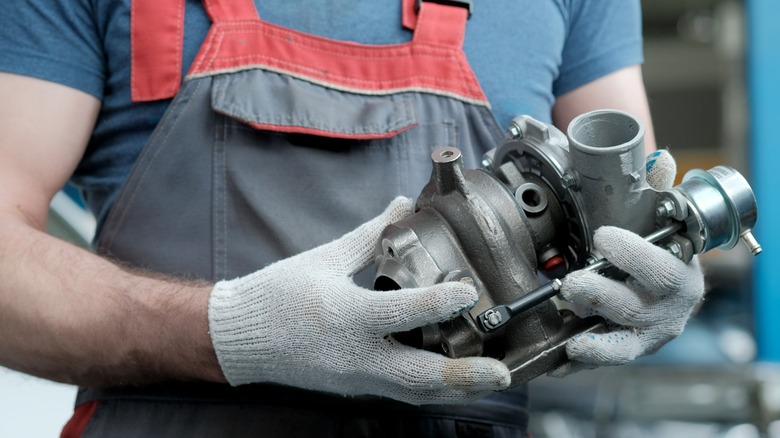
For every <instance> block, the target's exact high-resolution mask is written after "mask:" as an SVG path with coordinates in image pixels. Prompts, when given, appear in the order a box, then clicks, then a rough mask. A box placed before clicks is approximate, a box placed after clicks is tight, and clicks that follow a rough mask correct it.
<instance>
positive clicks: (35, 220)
mask: <svg viewBox="0 0 780 438" xmlns="http://www.w3.org/2000/svg"><path fill="white" fill-rule="evenodd" d="M310 3H311V4H307V5H305V6H303V5H300V4H297V3H294V2H280V1H273V2H271V1H268V2H265V1H259V2H257V5H255V4H254V3H252V2H251V1H238V0H236V1H216V0H214V1H206V2H204V5H205V9H204V8H202V7H201V6H200V5H199V4H198V2H192V3H187V4H186V7H185V4H184V2H182V1H170V2H167V1H166V2H159V1H157V2H152V1H144V0H133V1H132V2H131V1H130V0H125V1H122V0H117V1H113V2H100V3H94V2H90V1H86V0H85V1H83V2H68V3H62V4H60V3H59V2H55V1H46V0H37V1H25V2H22V1H14V2H12V3H11V6H10V7H9V8H8V10H7V13H6V14H5V15H4V18H3V19H2V21H3V25H2V26H0V28H2V29H4V30H3V31H1V32H2V34H1V35H0V40H1V41H2V48H0V60H2V61H0V69H2V70H3V71H5V72H6V73H2V74H0V90H1V91H2V95H3V96H4V97H5V99H3V102H2V103H0V127H1V128H2V129H0V151H2V160H0V166H2V170H0V214H1V215H2V221H0V224H2V225H0V237H2V241H3V242H4V245H3V250H2V252H0V259H1V260H2V262H1V263H0V273H2V275H3V278H4V281H3V285H2V287H0V304H1V305H0V332H1V333H3V336H2V337H0V363H2V365H4V366H7V367H10V368H14V369H17V370H21V371H24V372H27V373H30V374H35V375H38V376H42V377H46V378H50V379H53V380H59V381H65V382H71V383H76V384H79V385H81V386H83V387H85V388H87V389H85V390H84V391H82V392H81V393H80V396H79V400H78V406H77V412H76V416H75V417H74V420H73V421H72V422H71V423H70V425H69V427H68V428H67V429H66V432H67V433H74V434H81V433H84V434H85V435H93V436H106V435H109V434H116V435H121V436H148V435H150V434H152V435H153V434H163V433H165V434H168V435H191V434H193V433H199V434H203V435H206V434H209V433H213V434H220V435H223V434H234V435H243V434H249V433H262V434H263V435H264V436H275V435H280V436H281V435H284V436H290V435H301V436H312V435H317V434H320V435H324V436H329V435H364V434H386V435H398V436H409V435H424V434H427V435H435V436H438V435H444V434H461V435H467V434H469V433H482V432H485V430H484V429H486V428H487V429H489V431H490V432H491V433H494V434H505V435H509V436H512V435H517V436H522V435H523V434H524V428H525V426H526V422H527V418H526V411H525V392H524V388H522V387H521V388H516V389H513V390H509V391H503V392H496V391H502V390H504V389H506V388H507V386H508V383H509V376H508V370H507V369H506V367H505V366H504V365H503V364H501V363H500V362H498V361H496V360H493V359H490V358H466V359H448V358H444V357H441V356H438V355H435V354H432V353H428V352H423V351H418V350H414V349H411V348H408V347H405V346H402V345H399V344H397V343H395V342H394V341H393V340H392V338H390V337H389V336H388V335H389V334H391V333H393V332H396V331H401V330H405V329H409V328H412V327H416V326H420V325H424V324H426V323H430V322H433V321H439V320H443V319H446V318H448V317H451V315H453V314H455V313H457V312H458V311H462V310H463V309H466V308H468V307H470V306H472V305H473V304H474V302H475V301H476V299H477V296H476V292H475V291H474V290H473V289H472V288H471V287H469V286H466V285H462V284H442V285H437V286H435V287H431V288H423V289H419V290H401V291H394V292H382V293H377V292H373V291H370V290H367V289H363V288H361V287H358V286H356V285H355V284H354V283H353V282H352V281H351V276H352V275H353V274H354V273H356V272H357V271H359V270H360V269H361V268H363V267H364V266H366V265H367V264H368V263H369V261H370V260H371V251H372V249H373V245H374V244H375V242H376V238H377V236H378V234H379V232H380V231H381V230H382V229H383V228H384V226H385V225H387V224H389V223H392V222H393V221H395V220H398V219H400V218H402V217H404V216H406V215H408V214H409V213H410V212H411V210H410V204H409V201H408V200H403V199H396V200H395V201H393V199H394V198H395V197H396V196H398V195H405V196H414V195H415V194H416V193H417V192H418V191H419V189H420V187H421V186H422V184H423V183H424V182H425V181H426V180H427V179H428V173H429V167H428V166H429V161H428V156H429V154H430V151H431V150H432V149H434V148H436V147H439V146H444V145H446V146H456V147H458V148H459V149H461V151H462V152H463V154H464V157H465V161H466V164H467V165H468V166H471V167H473V166H474V165H475V163H476V161H477V159H478V157H480V156H481V154H482V152H484V151H485V150H487V149H490V148H492V147H494V146H495V145H496V143H497V142H498V141H500V139H501V137H502V129H501V127H502V126H506V124H507V122H508V120H509V119H510V118H511V117H513V116H514V115H517V114H521V113H528V114H531V115H533V116H535V117H537V118H539V119H541V120H548V121H549V120H553V121H554V122H555V124H556V125H557V126H559V127H561V128H565V127H566V125H568V122H569V121H570V120H571V119H572V118H573V117H574V116H576V115H578V114H580V113H582V112H585V111H588V110H591V109H596V108H604V107H611V108H617V109H622V110H626V111H629V112H631V113H633V114H636V115H638V116H639V117H640V118H641V119H642V120H643V121H644V122H645V125H646V129H647V134H648V135H647V137H646V141H647V144H648V146H649V150H652V149H654V140H653V137H652V130H651V129H650V127H651V123H650V117H649V111H648V109H647V102H646V99H645V96H644V88H643V85H642V78H641V72H640V67H639V63H640V62H641V37H640V31H639V27H640V22H639V10H638V4H637V2H625V1H623V0H620V1H617V2H615V4H609V3H611V2H585V1H580V2H577V1H574V2H564V1H547V2H537V1H535V0H534V1H530V0H529V1H526V2H510V1H504V2H491V3H490V4H487V3H485V4H483V3H479V4H477V5H475V6H474V12H473V15H471V18H469V15H470V13H469V11H468V10H467V9H466V8H465V7H464V5H452V4H439V3H435V2H421V5H420V6H419V8H418V7H417V6H416V5H415V2H413V1H403V2H400V1H397V0H392V1H390V0H388V1H386V2H383V3H381V4H374V3H373V2H348V3H345V4H341V3H338V4H331V3H326V2H310ZM499 3H501V4H499ZM594 3H598V4H594ZM618 3H619V4H618ZM258 12H259V14H258ZM261 17H262V18H261ZM401 17H402V18H403V20H402V21H403V24H404V26H405V27H404V28H402V27H401V26H400V24H399V21H400V20H399V18H401ZM209 21H211V22H213V23H214V25H213V26H211V27H209ZM290 28H292V29H290ZM293 29H294V30H293ZM207 30H209V34H208V35H206V31H207ZM311 34H314V35H311ZM341 40H347V41H357V43H353V42H342V41H341ZM182 46H183V53H182V52H181V51H180V50H179V49H180V47H182ZM464 50H465V52H464ZM472 67H473V70H472ZM183 72H186V73H187V79H186V80H185V81H184V82H183V83H182V84H180V81H181V77H182V73H183ZM174 95H176V98H175V100H173V101H171V100H170V98H171V97H173V96H174ZM491 105H492V107H493V108H494V113H495V116H496V117H497V118H498V119H499V122H498V123H496V120H495V119H494V115H493V113H491V111H490V108H491ZM163 113H165V114H164V116H163ZM153 130H154V132H153ZM144 144H145V146H144ZM142 148H143V151H141V149H142ZM131 168H132V170H131ZM69 178H71V179H72V180H73V181H74V182H75V183H76V184H77V185H79V186H80V187H81V188H82V189H83V190H84V193H85V196H86V199H87V202H88V203H89V204H90V207H91V208H92V210H93V211H95V213H96V215H97V217H98V220H99V237H98V238H97V242H96V248H97V252H98V254H99V255H95V254H92V253H88V252H85V251H81V250H78V249H76V248H74V247H72V246H70V245H67V244H65V243H63V242H60V241H57V240H56V239H53V238H51V237H49V236H47V235H45V234H44V232H43V230H44V229H45V220H46V212H47V206H48V204H49V201H50V199H51V197H52V196H53V194H54V193H55V192H56V191H57V190H58V189H59V188H60V187H61V186H62V185H63V184H64V183H65V182H66V181H67V180H68V179H69ZM120 186H121V190H120ZM388 204H390V207H387V208H385V207H386V206H387V205H388ZM382 210H385V212H384V213H382V214H381V215H380V216H378V217H376V218H374V219H371V218H372V217H374V216H376V215H377V214H379V213H380V212H381V211H382ZM345 233H346V234H345ZM342 235H343V237H339V236H342ZM602 235H604V234H603V233H602ZM635 237H636V236H633V235H630V233H620V232H619V231H614V230H612V231H609V230H607V233H606V236H605V237H602V238H601V239H598V238H597V241H598V242H602V241H603V243H604V247H603V248H601V249H602V251H603V252H604V253H605V254H606V255H607V256H608V257H609V255H610V254H612V251H610V248H611V247H610V244H612V245H613V246H612V247H615V244H616V245H617V246H616V247H619V248H623V249H625V248H629V249H630V251H629V253H630V254H634V255H633V256H628V257H627V258H628V259H630V260H628V262H629V263H627V264H624V265H623V266H621V267H624V269H625V270H626V271H627V272H629V273H630V274H633V275H634V276H635V277H636V278H639V279H640V283H641V284H643V285H644V286H645V287H644V289H651V291H650V293H651V294H658V293H661V294H667V293H671V294H678V293H679V292H681V291H685V292H687V291H692V292H690V293H689V294H687V295H686V296H690V297H691V298H690V299H689V300H688V301H690V302H688V301H686V302H684V303H680V304H679V305H678V306H676V307H675V308H674V309H673V310H674V311H673V312H672V313H674V315H675V318H674V322H675V324H667V322H668V321H666V320H664V322H663V323H662V324H661V325H663V327H660V328H659V327H658V324H656V325H653V322H652V321H650V322H648V321H646V320H642V321H639V324H633V323H635V322H636V321H632V320H624V319H619V318H613V319H617V320H616V321H615V322H617V323H619V324H620V326H618V327H617V328H616V329H615V332H614V333H618V334H619V337H622V338H627V339H629V341H626V342H624V343H622V344H620V345H617V344H610V345H607V344H608V343H607V342H606V341H605V340H606V339H608V338H607V337H604V338H594V339H590V338H588V339H583V340H580V341H579V343H576V342H575V343H572V346H571V349H570V351H569V354H570V356H571V357H572V359H574V360H575V361H580V362H586V363H589V364H591V365H599V364H615V363H623V362H625V361H627V360H630V359H632V358H633V357H636V356H637V355H639V354H643V353H645V352H649V351H652V350H654V349H656V348H658V347H659V346H660V345H661V344H662V343H663V342H665V341H666V340H668V339H669V338H671V337H673V336H675V335H676V334H677V333H678V330H679V329H681V327H682V325H684V322H685V320H686V319H687V316H688V314H689V313H690V309H691V307H692V306H693V303H694V302H695V301H697V300H698V297H700V296H701V293H702V289H703V287H702V286H701V274H700V271H698V267H697V266H695V265H694V266H692V267H690V268H689V267H687V266H685V265H684V264H682V263H681V262H680V263H679V265H681V266H679V265H676V264H674V261H670V262H669V263H668V264H667V265H666V266H664V270H663V272H662V274H663V275H662V276H665V275H666V273H667V272H670V273H673V274H674V276H675V281H673V282H672V283H671V286H668V287H667V286H665V284H666V283H668V282H665V278H663V279H662V281H661V283H662V285H661V286H660V292H658V290H657V289H659V287H655V286H657V283H658V282H656V281H654V280H655V279H656V277H658V275H657V272H656V269H655V268H654V267H648V266H647V261H646V257H642V256H637V255H636V252H637V251H641V252H645V253H647V252H652V251H653V250H654V249H653V248H652V246H650V245H648V244H645V243H644V242H641V239H639V240H640V241H639V242H637V241H636V239H634V238H635ZM334 239H336V240H334ZM274 262H276V263H274ZM272 263H273V264H272ZM269 264H270V265H269ZM266 265H269V266H267V267H266ZM654 266H655V265H654ZM258 269H259V270H258ZM689 269H690V272H689ZM677 280H679V281H677ZM604 281H609V282H611V280H606V279H601V278H600V277H598V276H588V275H579V276H572V277H571V278H569V279H567V282H566V287H565V290H564V295H565V296H566V297H567V298H569V299H575V300H576V299H578V298H577V297H585V298H586V299H587V298H588V297H590V298H592V297H593V295H592V294H590V293H589V291H596V292H598V291H603V290H606V289H604V287H602V286H603V284H602V282H604ZM214 282H216V284H215V283H214ZM678 283H679V284H678ZM594 284H595V285H596V286H595V287H594ZM609 285H610V289H608V290H614V287H619V288H623V289H620V290H625V293H628V294H629V295H630V296H632V297H638V298H636V300H640V298H641V294H642V293H645V292H637V293H635V292H634V291H633V290H631V291H629V290H628V289H625V288H624V286H623V285H622V284H619V283H616V282H614V283H612V282H611V283H609ZM590 301H593V300H590ZM602 301H605V302H603V304H602V306H601V307H599V308H596V309H595V310H596V311H598V312H601V313H603V314H607V316H614V315H616V314H619V313H620V312H611V313H610V312H609V310H610V309H611V308H614V307H615V303H613V302H612V301H610V300H608V299H607V300H602ZM651 310H652V309H651ZM637 325H639V326H640V328H636V326H637ZM666 326H669V327H666ZM659 330H660V332H663V333H662V335H661V336H657V335H658V333H659ZM667 332H669V333H667ZM623 335H626V336H623ZM608 336H609V335H608ZM602 343H603V345H602ZM615 345H617V347H615ZM594 352H595V353H596V354H594ZM177 382H178V383H177ZM185 382H191V383H185ZM225 383H229V384H230V385H225ZM257 383H259V384H257ZM344 396H347V397H344ZM353 396H355V397H353ZM485 397H487V398H485ZM466 402H472V403H471V404H465V403H466ZM418 405H419V406H418Z"/></svg>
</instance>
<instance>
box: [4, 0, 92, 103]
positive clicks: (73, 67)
mask: <svg viewBox="0 0 780 438" xmlns="http://www.w3.org/2000/svg"><path fill="white" fill-rule="evenodd" d="M93 8H94V3H93V1H92V0H4V1H3V12H2V13H0V71H3V72H7V73H16V74H20V75H25V76H31V77H35V78H38V79H44V80H48V81H52V82H57V83H60V84H63V85H67V86H69V87H73V88H76V89H79V90H82V91H84V92H87V93H89V94H92V95H93V96H95V97H97V98H98V99H101V98H102V96H103V84H104V80H105V73H104V71H105V68H104V64H103V60H104V55H103V50H102V44H101V39H100V37H99V31H98V26H97V19H96V17H95V14H94V10H93Z"/></svg>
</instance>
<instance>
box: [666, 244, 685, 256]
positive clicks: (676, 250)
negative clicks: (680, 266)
mask: <svg viewBox="0 0 780 438" xmlns="http://www.w3.org/2000/svg"><path fill="white" fill-rule="evenodd" d="M666 249H667V250H669V252H670V253H671V254H672V255H673V256H675V257H677V258H678V259H682V255H683V254H682V246H680V244H679V243H677V242H671V243H669V244H668V245H666Z"/></svg>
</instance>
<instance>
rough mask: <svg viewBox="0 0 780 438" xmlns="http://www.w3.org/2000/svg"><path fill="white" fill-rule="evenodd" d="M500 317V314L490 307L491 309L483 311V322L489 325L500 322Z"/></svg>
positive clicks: (492, 325) (495, 324)
mask: <svg viewBox="0 0 780 438" xmlns="http://www.w3.org/2000/svg"><path fill="white" fill-rule="evenodd" d="M502 319H503V318H502V317H501V314H500V313H498V312H496V311H495V310H492V309H491V310H488V311H487V312H485V322H486V323H487V324H488V325H489V326H490V327H495V326H497V325H499V324H501V320H502Z"/></svg>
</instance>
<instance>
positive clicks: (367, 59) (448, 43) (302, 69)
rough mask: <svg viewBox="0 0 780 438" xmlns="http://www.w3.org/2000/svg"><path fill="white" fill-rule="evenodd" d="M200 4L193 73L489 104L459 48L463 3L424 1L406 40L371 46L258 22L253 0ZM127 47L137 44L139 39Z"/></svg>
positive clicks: (214, 0) (465, 15) (464, 17)
mask: <svg viewBox="0 0 780 438" xmlns="http://www.w3.org/2000/svg"><path fill="white" fill-rule="evenodd" d="M134 1H149V0H134ZM176 1H178V0H176ZM204 5H205V7H206V9H207V12H208V14H209V16H210V17H211V18H212V20H213V21H214V25H213V26H212V29H211V30H210V32H209V35H208V36H207V38H206V41H205V43H204V45H203V46H202V47H201V51H200V53H199V54H198V56H197V58H196V59H195V62H194V63H193V65H192V68H191V69H190V72H189V76H191V77H199V76H207V75H213V74H219V73H223V72H232V71H238V70H242V69H251V68H260V69H266V70H269V71H274V72H279V73H284V74H287V75H290V76H293V77H297V78H299V79H303V80H307V81H310V82H313V83H318V84H322V85H325V86H328V87H332V88H335V89H341V90H345V91H351V92H358V93H365V94H390V93H395V92H402V91H422V92H431V93H435V94H441V95H448V96H451V97H455V98H458V99H461V100H465V101H468V102H471V103H476V104H480V105H486V106H487V99H486V97H485V95H484V93H483V92H482V89H481V87H480V86H479V83H478V82H477V79H476V77H475V76H474V74H473V72H472V71H471V68H470V67H469V65H468V62H467V60H466V57H465V55H464V54H463V51H462V44H463V37H464V33H465V27H466V21H467V19H468V12H467V11H466V10H465V9H463V8H459V7H454V6H445V5H440V4H436V3H427V2H423V3H422V6H421V8H420V13H419V16H418V17H417V23H416V29H415V34H414V38H413V40H412V41H411V42H409V43H405V44H396V45H378V46H375V45H365V44H357V43H351V42H344V41H335V40H331V39H327V38H322V37H317V36H314V35H309V34H305V33H302V32H297V31H294V30H290V29H286V28H282V27H280V26H276V25H273V24H271V23H267V22H264V21H261V20H260V19H259V18H258V17H257V13H256V10H255V8H254V4H253V2H252V1H251V0H231V1H220V0H206V1H204ZM133 37H134V38H135V37H136V36H135V34H133ZM133 47H134V51H135V50H136V49H137V50H142V47H140V46H139V45H137V44H135V45H134V46H133ZM146 50H149V51H154V48H153V47H148V48H147V49H146ZM179 58H180V56H179ZM156 65H157V66H158V67H159V68H160V69H165V70H171V69H170V66H163V65H161V64H156ZM145 68H148V69H149V70H150V72H149V73H145V74H144V76H147V75H148V76H153V75H154V72H153V71H151V70H153V69H154V66H153V65H149V64H146V65H145ZM160 76H161V77H162V76H163V75H160ZM134 84H135V83H134ZM169 92H170V90H168V89H166V90H165V92H162V91H161V92H160V93H158V94H159V95H166V94H168V93H169ZM133 95H134V96H136V93H135V92H134V93H133ZM168 97H170V96H168ZM161 98H163V97H161ZM134 100H135V98H134Z"/></svg>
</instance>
